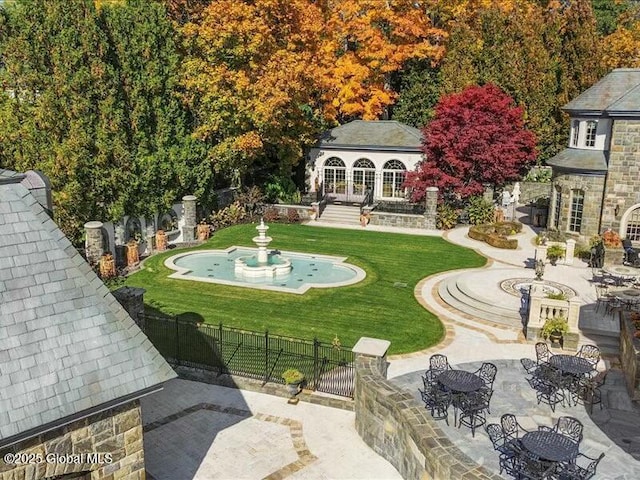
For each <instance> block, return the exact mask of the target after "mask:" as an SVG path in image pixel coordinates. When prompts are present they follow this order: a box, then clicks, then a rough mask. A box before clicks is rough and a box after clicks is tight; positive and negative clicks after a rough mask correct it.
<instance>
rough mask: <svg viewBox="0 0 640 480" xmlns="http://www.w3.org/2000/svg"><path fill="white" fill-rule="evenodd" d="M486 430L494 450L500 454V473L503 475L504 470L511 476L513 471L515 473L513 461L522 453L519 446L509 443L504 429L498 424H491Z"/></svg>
mask: <svg viewBox="0 0 640 480" xmlns="http://www.w3.org/2000/svg"><path fill="white" fill-rule="evenodd" d="M485 430H486V432H487V435H488V436H489V440H491V443H492V445H493V449H494V450H496V451H497V452H500V458H499V461H500V473H502V471H503V470H506V471H507V473H509V474H511V472H512V471H515V466H514V462H513V460H514V459H515V458H516V457H517V456H518V455H519V454H520V451H521V449H520V448H519V444H516V443H514V442H507V441H506V438H505V436H504V433H503V431H502V427H501V426H500V425H498V424H497V423H490V424H489V425H487V426H485ZM516 445H517V447H516Z"/></svg>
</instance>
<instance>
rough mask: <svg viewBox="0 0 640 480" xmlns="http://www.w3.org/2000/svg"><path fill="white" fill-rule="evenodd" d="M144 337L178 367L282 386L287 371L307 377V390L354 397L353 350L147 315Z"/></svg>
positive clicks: (315, 341)
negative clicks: (297, 372)
mask: <svg viewBox="0 0 640 480" xmlns="http://www.w3.org/2000/svg"><path fill="white" fill-rule="evenodd" d="M143 317H144V321H143V322H142V324H143V325H144V332H145V334H146V335H147V336H148V337H149V340H151V342H152V343H153V344H154V346H155V347H156V348H157V349H158V351H159V352H160V353H161V354H162V356H164V357H165V359H166V360H167V361H168V362H169V363H171V364H174V365H181V366H187V367H194V368H202V369H206V370H211V371H214V372H217V373H218V374H223V373H230V374H233V375H239V376H243V377H249V378H254V379H257V380H262V382H263V385H264V384H265V383H267V382H274V383H284V381H283V379H282V378H281V376H280V375H281V374H282V372H283V371H284V370H286V369H288V368H297V369H298V370H300V371H301V372H302V373H304V376H305V380H306V388H308V389H311V390H317V391H320V392H325V393H332V394H334V395H340V396H344V397H353V384H354V370H353V368H354V367H353V362H354V354H353V352H352V351H351V348H350V347H342V346H339V345H332V344H326V343H323V342H320V341H318V340H317V339H314V340H312V341H310V340H304V339H298V338H288V337H282V336H279V335H271V334H270V333H269V332H268V331H267V332H255V331H247V330H241V329H237V328H232V327H225V326H224V325H222V324H219V325H210V324H204V323H193V322H185V321H180V320H176V319H175V318H172V317H168V318H163V317H155V316H151V315H144V316H143Z"/></svg>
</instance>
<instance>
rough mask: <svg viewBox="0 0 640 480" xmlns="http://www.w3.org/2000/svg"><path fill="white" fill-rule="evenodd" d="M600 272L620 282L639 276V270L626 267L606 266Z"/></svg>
mask: <svg viewBox="0 0 640 480" xmlns="http://www.w3.org/2000/svg"><path fill="white" fill-rule="evenodd" d="M602 271H603V272H605V273H608V274H609V275H611V276H612V277H616V278H617V279H618V280H620V281H621V282H624V281H626V280H633V279H635V278H636V277H638V276H640V268H635V267H627V266H626V265H607V266H605V267H602Z"/></svg>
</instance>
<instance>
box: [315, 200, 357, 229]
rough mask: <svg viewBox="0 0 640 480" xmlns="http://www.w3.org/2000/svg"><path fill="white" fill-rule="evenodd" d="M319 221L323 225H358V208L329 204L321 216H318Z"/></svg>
mask: <svg viewBox="0 0 640 480" xmlns="http://www.w3.org/2000/svg"><path fill="white" fill-rule="evenodd" d="M320 221H322V222H324V223H340V224H346V225H358V224H359V223H360V207H353V206H350V205H343V204H337V203H329V204H327V206H326V207H325V209H324V211H323V212H322V215H320Z"/></svg>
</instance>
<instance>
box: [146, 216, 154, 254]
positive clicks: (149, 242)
mask: <svg viewBox="0 0 640 480" xmlns="http://www.w3.org/2000/svg"><path fill="white" fill-rule="evenodd" d="M144 222H145V230H144V232H145V233H144V237H145V249H144V253H145V255H151V252H152V251H153V249H154V239H155V235H156V232H155V227H154V225H153V219H151V218H146V219H145V221H144Z"/></svg>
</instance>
